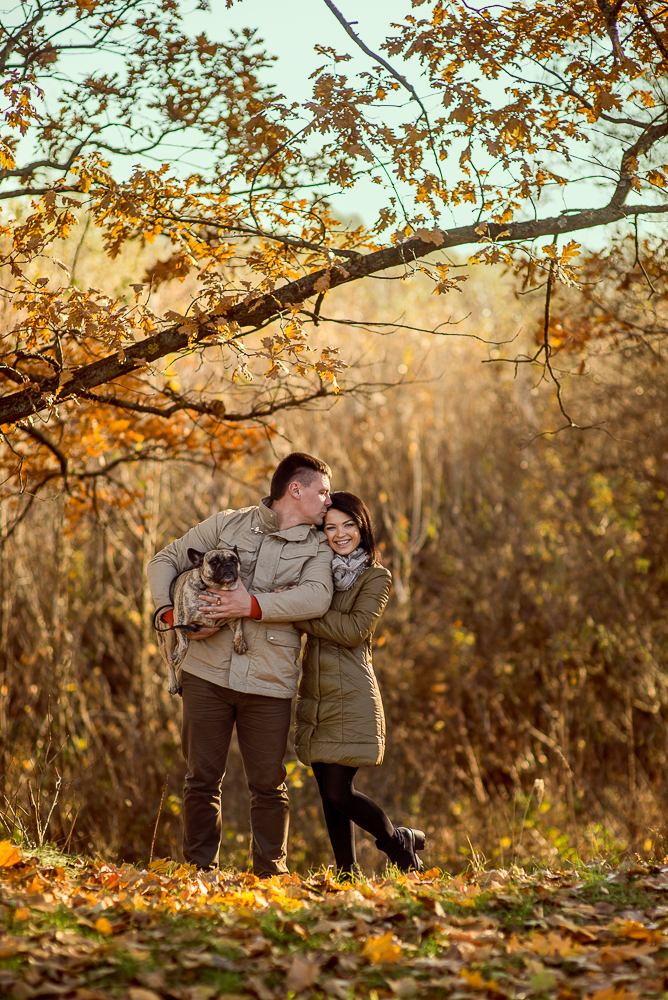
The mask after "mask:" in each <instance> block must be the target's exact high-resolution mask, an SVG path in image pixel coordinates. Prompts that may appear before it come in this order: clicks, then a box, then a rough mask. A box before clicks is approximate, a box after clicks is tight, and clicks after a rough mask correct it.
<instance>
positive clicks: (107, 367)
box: [0, 125, 668, 425]
mask: <svg viewBox="0 0 668 1000" xmlns="http://www.w3.org/2000/svg"><path fill="white" fill-rule="evenodd" d="M661 128H662V129H665V130H666V131H668V125H666V126H661ZM636 146H637V144H636ZM664 214H668V204H667V205H623V204H620V203H619V201H618V200H615V201H614V202H613V201H611V202H610V203H608V204H607V205H605V206H604V207H602V208H598V209H588V210H586V211H582V212H575V213H573V214H569V215H559V216H554V217H552V218H547V219H532V220H531V221H528V222H514V223H509V224H508V225H503V224H500V223H489V224H488V225H487V227H486V230H485V236H486V237H488V238H489V239H491V240H493V241H494V240H498V241H499V243H503V244H505V243H519V242H524V241H526V240H535V239H540V238H541V237H544V236H556V235H565V234H567V233H575V232H578V231H580V230H583V229H592V228H593V227H595V226H605V225H609V224H610V223H613V222H618V221H619V220H621V219H627V218H634V217H635V216H637V215H664ZM480 236H481V231H480V226H474V225H470V226H460V227H459V228H457V229H451V230H448V231H445V232H442V239H441V241H440V242H439V243H433V242H428V241H425V240H422V239H418V238H415V239H411V240H408V241H407V242H405V243H401V244H399V245H398V246H394V247H386V248H384V249H382V250H377V251H375V252H374V253H370V254H366V255H364V256H362V255H360V256H359V257H358V258H357V259H356V260H354V261H351V262H348V261H346V264H345V267H344V265H343V264H340V265H339V266H338V267H335V268H332V269H331V271H330V272H329V274H330V288H335V287H337V286H338V285H343V284H347V283H349V282H351V281H358V280H359V279H360V278H366V277H368V276H369V275H372V274H376V273H378V272H379V271H384V270H386V269H387V268H392V267H400V266H402V265H406V264H412V263H413V262H414V261H417V260H418V259H420V258H422V257H427V256H429V254H432V253H435V252H436V251H437V250H445V249H448V248H452V247H460V246H465V245H467V244H479V243H480ZM333 252H334V253H336V251H333ZM326 273H327V272H326V271H325V270H324V269H322V270H319V271H315V272H312V273H311V274H307V275H304V276H303V277H301V278H298V279H297V280H296V281H291V282H288V283H287V284H286V285H283V286H282V287H281V288H278V289H276V290H275V291H274V292H272V293H269V294H266V295H261V296H259V297H258V298H256V299H251V300H250V301H249V302H240V303H238V304H237V305H235V306H232V307H231V308H230V309H229V310H228V311H227V313H225V320H226V322H228V323H232V324H236V325H237V326H239V327H249V328H250V330H249V332H252V330H256V329H258V327H260V326H262V325H265V324H266V323H267V322H270V321H271V320H272V319H274V318H276V317H278V316H279V315H280V314H281V313H282V312H284V311H285V310H286V309H290V308H291V307H292V306H295V305H298V304H300V303H302V302H304V301H305V300H306V299H308V298H311V297H312V296H313V295H316V294H317V292H316V288H315V286H316V284H317V283H318V281H319V280H320V279H321V278H322V277H323V276H324V275H325V274H326ZM199 321H200V323H201V326H200V332H199V333H197V334H196V335H195V336H194V337H193V336H190V337H189V336H188V334H186V333H181V331H180V329H179V327H178V326H172V327H169V328H168V329H166V330H163V331H162V332H161V333H159V334H155V335H154V336H152V337H148V338H147V339H146V340H142V341H140V342H139V343H136V344H131V345H129V346H128V347H126V348H124V352H123V357H122V358H119V356H118V354H117V353H116V352H114V353H113V354H112V355H109V356H108V357H105V358H100V359H99V360H98V361H94V362H93V363H92V364H88V365H84V366H82V367H81V368H79V369H78V370H76V371H75V372H74V374H73V375H72V378H71V379H70V380H69V381H68V382H66V383H65V384H64V386H62V387H59V384H58V382H59V380H58V378H51V379H44V381H43V382H42V384H41V387H40V389H39V390H36V389H27V390H22V391H21V392H16V393H12V394H11V395H9V396H5V397H4V398H3V399H2V400H0V425H1V424H8V423H15V422H16V421H19V420H25V419H26V418H27V417H30V416H31V415H32V414H34V413H38V412H39V411H40V410H43V409H46V408H47V407H49V406H52V405H53V404H54V403H59V402H64V401H65V400H66V399H67V398H69V397H73V396H79V395H81V394H82V393H83V392H85V391H89V390H91V389H94V388H95V387H96V386H99V385H104V384H105V383H107V382H111V381H113V380H114V379H117V378H121V377H122V376H124V375H130V374H132V373H136V372H138V371H139V370H141V369H143V368H146V366H147V365H150V364H152V363H153V362H155V361H157V360H158V359H159V358H162V357H164V356H165V355H167V354H176V353H178V352H180V351H184V350H186V349H188V347H189V346H192V344H193V343H198V344H200V345H204V344H205V343H206V341H207V339H208V338H210V337H211V336H212V335H214V328H213V326H212V324H211V320H210V317H208V316H207V315H206V314H204V315H203V316H202V317H200V318H199ZM59 388H60V395H59V396H58V398H56V393H57V392H58V390H59Z"/></svg>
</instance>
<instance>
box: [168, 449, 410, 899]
mask: <svg viewBox="0 0 668 1000" xmlns="http://www.w3.org/2000/svg"><path fill="white" fill-rule="evenodd" d="M331 475H332V473H331V470H330V468H329V466H328V465H326V464H325V463H324V462H322V461H320V460H319V459H317V458H314V457H313V456H311V455H306V454H303V453H301V452H293V453H292V454H291V455H288V456H287V458H284V459H283V461H282V462H280V463H279V465H278V466H277V468H276V470H275V472H274V475H273V477H272V481H271V491H270V496H269V497H267V498H265V499H263V500H262V501H261V502H260V504H259V505H258V506H257V507H246V508H244V509H243V510H237V511H235V510H226V511H221V512H220V513H218V514H215V515H214V516H213V517H210V518H208V520H206V521H203V522H202V523H201V524H198V525H197V526H196V527H194V528H192V529H191V530H190V531H188V532H187V533H186V534H185V535H184V536H183V537H182V538H179V539H177V540H176V541H174V542H172V543H171V544H170V545H168V546H167V547H166V548H164V549H162V550H161V551H160V552H158V553H157V555H156V556H154V558H153V559H152V560H151V562H150V563H149V566H148V575H149V581H150V584H151V591H152V594H153V598H154V600H155V602H156V605H158V606H163V605H168V604H169V603H170V600H169V588H170V584H171V582H172V580H173V579H174V577H175V576H177V575H178V574H179V573H182V572H184V571H185V570H187V569H189V568H190V562H189V560H188V555H187V552H188V549H189V548H195V549H198V550H199V551H203V552H206V551H209V550H210V549H216V548H232V547H233V546H235V545H236V546H237V550H238V553H239V558H240V563H241V566H240V574H239V586H238V588H237V589H236V590H233V591H222V590H221V591H219V592H215V593H209V592H206V593H205V594H204V595H203V596H202V598H201V601H202V603H201V605H200V607H201V609H202V610H206V611H207V613H208V614H209V615H210V617H211V619H212V620H213V619H215V618H220V617H221V616H222V615H224V616H228V617H230V618H236V617H241V618H243V628H244V638H245V640H246V645H247V646H248V651H247V652H246V653H245V654H243V655H241V654H238V653H236V652H235V650H234V647H233V644H232V639H233V636H232V630H231V629H229V628H203V629H201V630H200V631H199V632H198V633H193V634H192V635H191V643H190V646H189V648H188V653H187V655H186V658H185V660H184V661H183V730H182V740H183V754H184V756H185V759H186V764H187V772H186V778H185V789H184V796H183V818H184V836H183V851H184V856H185V858H186V860H187V861H189V862H191V863H193V864H195V865H197V867H198V868H201V869H204V870H206V869H209V868H212V867H215V866H216V865H217V862H218V853H219V850H220V841H221V834H222V814H221V787H222V782H223V778H224V776H225V768H226V764H227V754H228V750H229V746H230V740H231V738H232V730H233V728H234V726H235V725H236V728H237V739H238V743H239V750H240V752H241V758H242V761H243V765H244V771H245V773H246V779H247V781H248V788H249V791H250V798H251V828H252V840H253V843H252V849H253V872H254V873H255V875H257V876H259V877H260V878H268V877H271V876H272V875H280V874H284V873H287V871H288V867H287V843H288V791H287V786H286V784H285V776H286V772H285V767H284V765H283V757H284V756H285V751H286V747H287V740H288V732H289V728H290V716H291V705H292V698H293V697H294V695H295V693H297V695H298V697H297V709H296V728H295V749H296V752H297V756H298V758H299V760H300V761H301V762H302V763H303V764H307V765H310V767H311V768H312V770H313V774H314V776H315V778H316V781H317V783H318V787H319V790H320V796H321V798H322V806H323V812H324V817H325V822H326V824H327V830H328V833H329V837H330V840H331V843H332V848H333V853H334V858H335V861H336V871H337V876H338V877H339V878H340V879H342V880H348V879H354V878H355V877H357V876H358V875H361V872H360V869H359V867H358V865H357V861H356V857H355V826H356V825H357V826H359V827H361V828H362V829H363V830H365V831H367V833H370V834H371V835H372V836H373V837H374V838H375V841H376V846H377V847H378V849H379V850H380V851H382V852H384V854H385V855H386V857H387V859H388V860H389V861H390V862H392V863H393V864H395V865H397V867H398V868H399V869H401V870H402V871H413V870H415V871H420V870H421V869H422V862H421V860H420V859H419V857H418V855H417V853H416V852H417V851H418V850H421V849H422V848H423V847H424V834H423V833H422V832H421V831H419V830H412V829H409V828H407V827H394V826H393V825H392V823H391V822H390V820H389V818H388V817H387V815H386V814H385V812H384V811H383V810H382V809H381V807H380V806H379V805H377V804H376V803H375V802H374V801H373V800H372V799H370V798H369V797H368V796H366V795H363V794H362V793H361V792H359V791H357V790H356V789H355V788H354V785H353V779H354V777H355V774H356V772H357V770H358V768H359V767H370V766H371V767H373V766H377V765H379V764H381V763H382V760H383V752H384V746H385V721H384V717H383V706H382V702H381V698H380V692H379V690H378V685H377V683H376V678H375V676H374V673H373V668H372V665H371V639H372V636H373V631H374V629H375V627H376V625H377V623H378V619H379V618H380V616H381V614H382V613H383V611H384V609H385V605H386V604H387V601H388V598H389V595H390V588H391V576H390V573H389V572H388V570H386V569H385V568H384V567H383V566H382V565H381V564H380V560H379V553H378V549H377V546H376V540H375V536H374V530H373V525H372V521H371V517H370V514H369V511H368V509H367V507H366V505H365V503H364V502H363V501H362V500H361V499H360V498H359V497H357V496H354V495H353V494H352V493H346V492H344V491H339V492H335V493H331V494H330V481H331ZM302 633H306V647H305V650H304V655H303V660H302V671H301V678H300V677H299V663H298V661H299V654H300V648H301V634H302ZM192 640H195V641H192ZM298 682H299V683H298ZM297 688H299V690H298V691H297Z"/></svg>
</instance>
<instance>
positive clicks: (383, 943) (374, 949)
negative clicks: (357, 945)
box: [362, 931, 401, 965]
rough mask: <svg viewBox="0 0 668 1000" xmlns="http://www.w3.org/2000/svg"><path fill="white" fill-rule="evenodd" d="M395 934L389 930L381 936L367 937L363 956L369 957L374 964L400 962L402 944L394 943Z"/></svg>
mask: <svg viewBox="0 0 668 1000" xmlns="http://www.w3.org/2000/svg"><path fill="white" fill-rule="evenodd" d="M393 936H394V935H393V932H392V931H388V932H387V934H383V935H382V936H381V937H370V938H367V939H366V941H365V943H364V947H363V948H362V955H363V957H364V958H368V960H369V961H370V962H372V963H373V964H374V965H380V964H381V963H383V962H388V963H391V962H398V961H399V958H400V956H401V945H398V944H393V943H392V938H393Z"/></svg>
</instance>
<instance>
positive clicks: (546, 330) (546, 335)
mask: <svg viewBox="0 0 668 1000" xmlns="http://www.w3.org/2000/svg"><path fill="white" fill-rule="evenodd" d="M553 281H554V261H552V262H550V270H549V272H548V275H547V289H546V291H545V322H544V326H543V347H544V349H545V365H546V367H547V370H548V372H549V373H550V378H551V379H552V381H553V382H554V384H555V386H556V387H557V402H558V403H559V409H560V410H561V412H562V413H563V415H564V417H565V418H566V420H568V423H569V424H570V426H571V427H576V426H577V425H576V423H575V421H574V420H572V418H571V417H570V415H569V414H568V413H566V410H565V409H564V404H563V400H562V398H561V384H560V382H559V379H558V378H557V376H556V375H555V374H554V372H553V370H552V365H551V364H550V354H551V352H552V348H551V347H550V300H551V298H552V283H553Z"/></svg>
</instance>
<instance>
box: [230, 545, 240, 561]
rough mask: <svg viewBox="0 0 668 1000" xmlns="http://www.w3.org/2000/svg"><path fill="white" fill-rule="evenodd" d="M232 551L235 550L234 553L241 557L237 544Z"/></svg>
mask: <svg viewBox="0 0 668 1000" xmlns="http://www.w3.org/2000/svg"><path fill="white" fill-rule="evenodd" d="M232 551H233V552H234V554H235V556H236V557H237V559H239V549H238V548H237V547H236V545H235V546H234V548H233V549H232Z"/></svg>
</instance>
